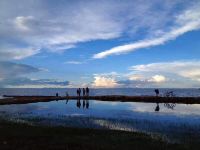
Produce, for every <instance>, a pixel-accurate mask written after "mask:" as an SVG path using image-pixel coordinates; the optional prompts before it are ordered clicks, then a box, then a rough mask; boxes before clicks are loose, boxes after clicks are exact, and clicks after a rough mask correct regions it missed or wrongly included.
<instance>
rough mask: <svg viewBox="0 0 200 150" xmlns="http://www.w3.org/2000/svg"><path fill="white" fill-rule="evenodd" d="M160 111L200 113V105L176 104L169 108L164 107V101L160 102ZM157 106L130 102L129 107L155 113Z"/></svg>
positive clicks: (182, 113) (175, 113)
mask: <svg viewBox="0 0 200 150" xmlns="http://www.w3.org/2000/svg"><path fill="white" fill-rule="evenodd" d="M159 106H160V112H159V113H161V114H162V113H165V114H174V115H200V105H199V104H193V105H186V104H176V107H174V109H173V110H172V109H169V108H166V107H164V104H163V103H160V104H159ZM155 107H156V103H129V108H128V109H130V110H132V111H137V112H148V113H153V112H154V109H155Z"/></svg>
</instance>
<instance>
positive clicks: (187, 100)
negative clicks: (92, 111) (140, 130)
mask: <svg viewBox="0 0 200 150" xmlns="http://www.w3.org/2000/svg"><path fill="white" fill-rule="evenodd" d="M4 97H5V98H3V99H0V105H8V104H27V103H36V102H50V101H56V100H77V99H83V100H90V101H91V100H98V101H112V102H114V101H117V102H143V103H177V104H200V97H160V96H158V97H157V96H124V95H104V96H88V97H86V96H80V97H78V96H17V95H4Z"/></svg>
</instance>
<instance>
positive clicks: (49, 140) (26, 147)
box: [0, 120, 196, 150]
mask: <svg viewBox="0 0 200 150" xmlns="http://www.w3.org/2000/svg"><path fill="white" fill-rule="evenodd" d="M195 146H196V145H192V147H191V146H189V145H181V144H169V143H166V142H164V141H162V140H161V139H152V138H151V137H150V136H148V135H146V134H143V133H133V132H125V131H111V130H97V129H81V128H67V127H46V126H29V125H27V124H22V123H13V122H9V121H6V120H0V149H2V150H4V149H6V150H7V149H15V150H46V149H56V150H79V149H81V150H94V149H95V150H103V149H106V150H107V149H109V150H121V149H124V150H129V149H131V150H133V149H136V150H143V149H145V150H146V149H148V150H160V149H161V150H167V149H170V150H179V149H180V150H184V149H195Z"/></svg>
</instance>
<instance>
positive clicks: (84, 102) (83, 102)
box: [83, 100, 85, 109]
mask: <svg viewBox="0 0 200 150" xmlns="http://www.w3.org/2000/svg"><path fill="white" fill-rule="evenodd" d="M84 108H85V100H83V109H84Z"/></svg>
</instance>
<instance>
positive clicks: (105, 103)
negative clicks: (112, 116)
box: [93, 101, 120, 106]
mask: <svg viewBox="0 0 200 150" xmlns="http://www.w3.org/2000/svg"><path fill="white" fill-rule="evenodd" d="M93 104H95V105H112V106H116V105H120V102H108V101H93Z"/></svg>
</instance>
